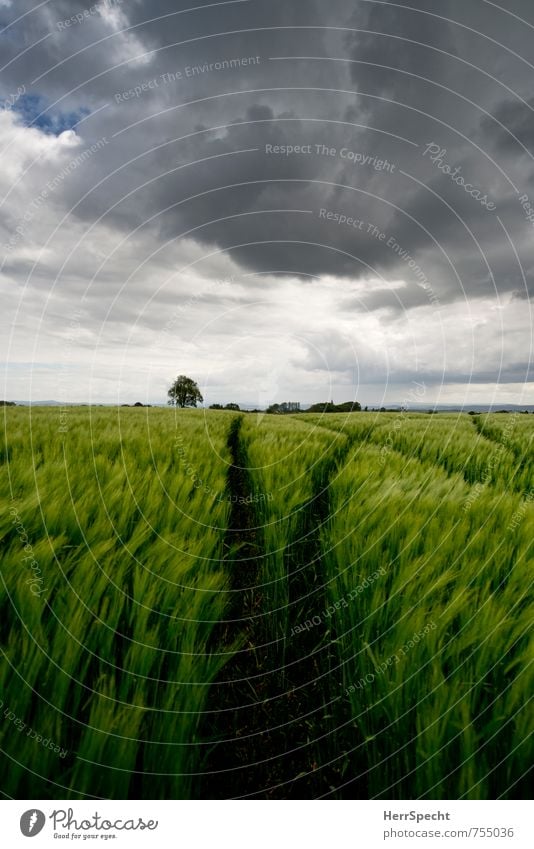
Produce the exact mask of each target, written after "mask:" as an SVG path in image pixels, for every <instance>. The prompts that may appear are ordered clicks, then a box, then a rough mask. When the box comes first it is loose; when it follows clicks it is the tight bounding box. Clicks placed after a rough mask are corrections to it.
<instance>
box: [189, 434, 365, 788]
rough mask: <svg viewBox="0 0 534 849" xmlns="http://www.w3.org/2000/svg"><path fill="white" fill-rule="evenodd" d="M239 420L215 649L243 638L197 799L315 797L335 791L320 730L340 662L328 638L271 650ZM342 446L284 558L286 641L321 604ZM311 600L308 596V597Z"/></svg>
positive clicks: (221, 686) (320, 634)
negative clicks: (224, 617)
mask: <svg viewBox="0 0 534 849" xmlns="http://www.w3.org/2000/svg"><path fill="white" fill-rule="evenodd" d="M241 422H242V419H236V420H235V421H234V423H233V424H232V428H231V430H230V434H229V440H228V445H229V447H230V450H231V453H232V462H233V465H232V466H231V468H230V471H229V475H228V488H229V492H230V494H231V495H232V497H233V510H232V515H231V522H230V529H229V530H228V534H227V539H226V548H227V564H228V570H229V572H230V575H231V581H232V588H233V589H235V590H237V592H236V593H235V595H234V601H233V604H232V606H231V611H230V613H229V618H232V619H234V620H237V621H234V622H233V623H228V624H227V625H225V626H224V630H223V631H221V632H220V633H219V640H220V642H219V647H223V646H225V645H229V644H230V643H231V642H232V640H235V638H236V637H237V636H238V634H239V635H241V636H242V637H244V642H245V647H244V649H243V650H242V651H240V652H239V653H237V654H236V655H235V656H234V658H233V659H232V660H231V661H230V662H229V663H228V664H227V665H226V667H225V669H224V671H223V673H222V676H221V680H220V681H219V682H217V683H216V685H215V686H213V687H212V688H211V697H210V700H209V703H208V710H209V711H211V713H208V714H207V715H206V717H205V721H204V723H203V727H202V728H201V735H202V737H203V739H213V740H214V741H215V740H218V741H219V742H218V743H217V744H216V745H215V746H214V748H213V749H212V750H211V753H210V755H209V756H208V757H207V761H206V763H205V765H204V770H205V774H204V777H203V780H202V781H201V786H200V788H199V798H205V799H206V798H208V799H210V798H236V797H243V796H249V797H253V798H254V797H255V798H263V799H270V798H283V799H288V798H299V799H311V798H317V797H319V796H321V795H322V794H323V793H325V792H327V791H328V790H329V789H330V788H331V787H335V786H336V785H338V784H340V783H341V775H340V771H339V770H340V761H339V760H338V761H336V765H335V766H333V767H323V766H322V764H324V763H326V762H327V761H329V760H331V759H333V758H337V757H338V756H339V754H340V751H339V744H340V741H339V740H338V739H335V740H329V739H328V738H325V739H322V740H321V741H319V742H318V743H315V740H316V738H318V737H321V736H322V735H324V734H325V731H326V728H327V724H325V721H326V717H325V721H323V717H324V715H325V712H326V705H328V703H329V702H330V701H331V699H332V691H333V692H339V689H340V685H339V681H338V678H339V672H335V673H333V675H334V677H335V679H336V680H335V681H332V680H331V677H330V674H329V669H336V667H338V664H339V660H338V659H337V657H336V655H335V647H334V646H333V645H332V644H331V642H330V641H329V639H328V638H326V639H325V636H324V628H322V629H315V632H314V631H313V630H309V631H308V630H305V629H303V630H302V631H301V632H299V633H298V635H294V636H292V637H291V638H288V639H287V640H286V641H284V642H283V643H282V642H280V644H277V645H276V646H273V645H268V642H267V641H268V637H267V629H266V627H265V625H266V623H265V616H262V612H263V611H265V610H269V609H271V608H272V604H271V602H270V600H269V597H268V591H269V588H268V587H263V588H262V587H255V586H254V585H255V584H256V583H258V578H259V575H260V571H261V566H262V557H263V556H264V548H263V545H262V535H261V529H258V524H259V523H258V520H257V516H256V511H255V508H254V504H251V503H248V504H247V503H246V501H245V499H246V496H247V495H248V494H249V493H250V492H252V491H253V482H252V480H251V478H250V475H249V473H248V471H247V465H248V463H247V451H246V444H245V442H244V440H243V439H242V435H241ZM350 448H351V442H350V440H347V439H346V438H345V437H344V436H343V437H340V441H339V443H338V445H337V446H335V448H334V450H332V451H331V452H330V453H329V455H328V457H327V459H326V460H325V461H324V462H322V463H321V464H319V465H318V466H317V467H316V468H315V471H314V474H313V494H312V498H311V499H310V502H309V504H308V507H307V509H306V510H303V511H302V514H301V516H300V522H299V527H298V530H297V533H296V534H295V538H294V540H293V541H292V542H291V543H290V545H289V546H288V548H287V550H286V554H285V557H286V563H287V574H288V592H289V602H290V604H289V611H290V614H289V615H290V631H291V630H293V629H294V628H295V627H297V626H299V625H300V623H302V622H305V621H306V620H307V619H310V618H312V617H313V616H314V615H315V614H316V613H317V612H318V611H319V610H322V609H324V607H325V605H326V598H325V594H324V590H323V589H322V588H323V585H324V582H325V576H324V570H323V566H322V563H321V542H320V530H321V526H322V525H323V524H324V523H325V522H326V521H327V519H328V515H329V511H330V503H329V496H328V485H329V480H330V478H331V476H332V474H333V473H334V472H335V470H336V469H337V468H338V467H339V466H340V464H342V463H343V461H344V459H345V458H346V456H347V453H348V452H349V451H350ZM312 590H314V591H313V592H312Z"/></svg>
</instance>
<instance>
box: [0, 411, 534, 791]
mask: <svg viewBox="0 0 534 849" xmlns="http://www.w3.org/2000/svg"><path fill="white" fill-rule="evenodd" d="M533 434H534V417H533V416H531V415H522V414H517V413H509V414H507V415H505V414H489V415H466V414H438V415H428V414H417V413H409V412H403V411H399V412H398V413H391V412H390V413H352V414H347V415H345V414H325V415H317V414H314V415H311V414H305V413H303V414H298V415H288V416H271V415H263V414H261V415H258V414H254V413H250V414H248V413H247V414H242V413H241V414H240V413H234V412H217V411H212V410H169V409H160V408H142V409H132V408H98V407H93V408H91V407H87V408H83V407H72V408H68V409H67V410H66V411H65V410H63V411H62V412H60V411H59V410H57V409H54V408H9V409H7V408H6V409H5V410H4V439H3V440H2V448H1V449H0V450H1V457H0V459H1V468H2V475H1V479H0V498H1V500H2V511H1V520H0V521H1V535H2V562H1V582H0V628H1V648H2V663H1V667H0V693H1V695H0V720H1V722H0V736H1V749H2V756H1V758H2V787H3V790H4V794H5V795H6V796H9V797H13V798H36V799H48V798H49V799H54V798H67V799H84V798H117V799H121V798H144V799H208V798H242V797H244V798H262V799H274V798H282V799H283V798H286V799H288V798H297V799H312V798H313V799H315V798H332V799H343V798H363V799H366V798H384V799H492V798H512V799H513V798H528V797H529V793H530V789H529V788H530V786H531V778H532V776H531V775H530V774H529V769H530V767H531V764H532V756H533V747H532V736H531V735H532V725H533V723H532V715H533V713H532V705H531V703H530V694H531V693H532V690H533V683H534V681H533V674H532V673H533V668H532V660H533V653H532V639H531V637H530V632H531V625H532V619H533V605H532V593H531V589H530V588H531V582H532V567H533V565H534V548H533V545H534V543H533V540H534V459H533V451H532V448H533V444H532V438H533Z"/></svg>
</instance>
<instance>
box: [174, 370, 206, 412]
mask: <svg viewBox="0 0 534 849" xmlns="http://www.w3.org/2000/svg"><path fill="white" fill-rule="evenodd" d="M167 395H168V396H169V401H168V403H169V404H170V405H171V406H173V407H174V406H176V407H196V405H197V401H200V403H201V404H202V402H203V401H204V398H203V397H202V395H201V394H200V389H199V388H198V386H197V384H196V383H195V381H194V380H192V379H191V378H190V377H186V376H185V374H179V375H178V377H177V378H176V380H175V381H174V383H173V384H172V386H171V388H170V389H169V391H168V392H167Z"/></svg>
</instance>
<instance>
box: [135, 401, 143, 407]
mask: <svg viewBox="0 0 534 849" xmlns="http://www.w3.org/2000/svg"><path fill="white" fill-rule="evenodd" d="M144 406H145V405H144V404H141V401H136V402H135V404H134V407H144Z"/></svg>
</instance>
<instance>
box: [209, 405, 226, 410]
mask: <svg viewBox="0 0 534 849" xmlns="http://www.w3.org/2000/svg"><path fill="white" fill-rule="evenodd" d="M210 410H224V407H223V405H222V404H210Z"/></svg>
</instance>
